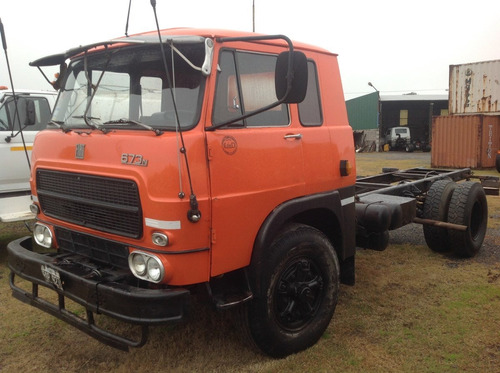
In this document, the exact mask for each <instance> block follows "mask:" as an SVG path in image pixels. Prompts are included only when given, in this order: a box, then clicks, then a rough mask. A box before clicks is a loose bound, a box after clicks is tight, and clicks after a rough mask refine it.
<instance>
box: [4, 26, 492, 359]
mask: <svg viewBox="0 0 500 373" xmlns="http://www.w3.org/2000/svg"><path fill="white" fill-rule="evenodd" d="M159 34H160V35H161V42H160V41H159V40H158V35H157V33H156V32H151V33H145V34H141V35H135V36H131V37H126V38H120V39H117V40H111V41H106V42H103V43H96V44H91V45H88V46H81V47H77V48H75V49H72V50H69V51H67V52H65V53H61V54H60V55H52V56H49V57H47V58H41V59H39V60H37V61H34V62H32V65H33V66H40V67H43V66H47V65H62V66H63V67H62V69H61V74H62V75H63V76H64V79H62V81H63V82H64V84H63V85H62V87H61V90H60V92H59V97H58V101H57V104H56V108H55V111H54V115H53V116H52V122H51V123H53V124H51V125H50V128H48V129H47V130H45V131H42V132H41V133H39V134H38V136H37V138H36V141H35V145H34V148H33V155H32V179H31V182H32V185H31V186H32V195H33V205H32V210H33V211H36V219H37V223H36V224H35V227H34V240H35V242H36V243H37V245H38V246H36V247H37V250H34V245H33V243H32V239H31V237H24V238H21V239H18V240H15V241H13V242H11V243H9V245H8V255H9V258H8V263H9V268H10V270H11V274H10V284H11V288H12V291H13V295H14V296H15V297H16V298H18V299H20V300H22V301H24V302H27V303H29V304H31V305H33V306H35V307H37V308H39V309H41V310H43V311H45V312H48V313H50V314H51V315H53V316H55V317H58V318H60V319H62V320H64V321H65V322H67V323H69V324H71V325H73V326H75V327H77V328H78V329H80V330H82V331H84V332H85V333H87V334H89V335H90V336H92V337H94V338H96V339H98V340H100V341H102V342H104V343H107V344H109V345H111V346H114V347H116V348H120V349H124V350H127V349H128V348H129V347H139V346H142V345H144V344H145V343H146V341H147V335H148V333H147V331H148V327H149V326H152V325H157V324H162V323H166V322H172V321H178V320H181V319H183V317H184V315H185V312H186V310H187V309H188V305H189V299H190V296H191V295H192V294H199V293H203V294H206V295H207V298H208V299H209V300H210V301H211V302H212V303H213V304H214V306H215V307H216V308H217V309H220V310H223V309H227V308H230V307H235V306H240V307H242V308H243V309H244V312H242V315H244V316H243V317H244V318H245V320H244V321H245V324H246V325H247V326H248V329H249V332H250V335H251V337H252V338H253V340H254V342H255V343H256V345H257V346H259V347H260V348H261V349H262V351H264V352H265V353H267V354H269V355H271V356H276V357H280V356H285V355H288V354H291V353H295V352H297V351H300V350H303V349H305V348H307V347H309V346H311V345H313V344H314V343H316V341H317V340H318V339H319V338H320V337H321V335H322V334H323V332H324V331H325V329H326V328H327V326H328V325H329V323H330V320H331V318H332V315H333V314H334V311H335V307H336V304H337V299H338V296H339V286H340V283H343V284H348V285H353V284H354V282H355V254H356V247H357V246H358V247H363V248H370V249H375V250H383V249H385V248H386V246H387V244H388V237H389V233H388V232H389V230H392V229H397V228H399V227H401V226H403V225H406V224H408V223H412V222H418V223H422V224H425V226H426V227H428V228H426V229H425V230H424V235H425V238H426V240H427V242H428V243H429V246H430V247H431V248H432V249H433V250H436V251H444V250H448V249H449V250H455V252H456V254H458V255H461V256H473V255H475V254H476V253H477V251H478V250H479V248H480V247H481V245H482V242H483V239H484V235H485V232H486V224H487V205H486V198H485V190H484V189H483V187H482V186H481V184H480V183H476V182H471V181H467V182H463V183H458V182H459V181H462V180H470V179H471V178H473V177H474V176H473V175H472V174H471V171H470V169H463V170H452V171H450V170H448V171H447V170H430V169H413V170H407V171H398V170H391V171H390V172H388V173H384V174H381V175H377V176H375V177H370V178H361V179H358V180H356V172H355V171H356V167H355V148H354V142H353V133H352V129H351V127H350V126H349V124H348V122H347V113H346V108H345V102H344V95H343V92H342V85H341V79H340V72H339V67H338V63H337V56H336V55H335V54H333V53H330V52H328V51H326V50H324V49H321V48H318V47H314V46H311V45H305V44H301V43H292V42H291V41H290V40H289V39H288V38H287V37H285V36H280V35H277V36H264V35H256V34H253V33H243V32H232V31H218V30H197V29H184V28H182V29H170V30H163V31H160V32H159ZM165 56H167V58H165ZM68 59H69V60H70V63H69V66H67V67H66V66H65V65H64V63H65V61H67V60H68ZM408 135H409V133H408ZM493 181H494V182H496V184H495V185H496V186H493V187H491V191H492V192H495V191H496V192H498V178H497V179H495V180H493ZM487 191H490V190H489V189H488V190H487ZM444 235H447V236H446V237H447V239H446V240H442V238H443V237H444ZM40 247H41V248H40ZM43 250H45V251H46V252H44V253H40V251H43ZM19 278H21V279H24V280H25V281H18V280H19ZM26 284H28V286H26V287H24V285H26ZM41 287H43V288H46V289H50V290H51V291H53V292H55V293H57V296H58V302H57V304H53V303H51V302H49V301H48V300H47V299H45V298H42V297H41V296H40V293H39V289H40V288H41ZM66 300H71V301H73V302H76V303H77V304H79V305H81V306H83V307H84V308H85V312H83V313H82V312H80V313H77V314H75V313H72V312H71V311H70V310H69V309H68V308H66ZM96 315H105V316H108V317H111V318H113V319H116V320H119V321H123V322H125V323H128V324H133V325H137V326H138V327H139V329H140V330H141V335H140V337H138V338H135V339H133V338H131V337H130V336H129V335H127V334H125V335H123V334H120V333H119V332H118V331H117V330H118V329H116V330H115V329H114V328H112V327H111V328H105V326H104V325H105V324H100V323H99V321H100V320H101V319H100V318H98V317H97V316H96ZM107 325H108V326H109V324H107ZM110 329H111V330H110ZM166 348H168V346H166Z"/></svg>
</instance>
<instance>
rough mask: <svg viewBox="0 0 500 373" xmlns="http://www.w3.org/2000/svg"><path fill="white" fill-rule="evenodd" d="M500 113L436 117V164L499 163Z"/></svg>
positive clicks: (433, 156) (479, 165)
mask: <svg viewBox="0 0 500 373" xmlns="http://www.w3.org/2000/svg"><path fill="white" fill-rule="evenodd" d="M499 149H500V116H498V115H449V116H440V117H434V118H433V121H432V154H431V164H432V167H470V168H489V167H495V157H496V154H497V151H498V150H499Z"/></svg>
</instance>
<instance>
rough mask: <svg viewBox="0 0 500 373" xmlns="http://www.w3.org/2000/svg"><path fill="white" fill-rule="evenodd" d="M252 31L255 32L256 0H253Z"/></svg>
mask: <svg viewBox="0 0 500 373" xmlns="http://www.w3.org/2000/svg"><path fill="white" fill-rule="evenodd" d="M252 32H255V0H252Z"/></svg>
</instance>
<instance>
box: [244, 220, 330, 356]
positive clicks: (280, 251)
mask: <svg viewBox="0 0 500 373" xmlns="http://www.w3.org/2000/svg"><path fill="white" fill-rule="evenodd" d="M258 264H260V265H259V266H257V267H254V268H251V272H250V281H251V283H252V289H253V291H254V299H253V300H252V302H251V303H249V305H248V323H249V329H250V333H251V336H252V338H253V341H254V342H255V344H256V345H257V346H258V347H259V348H260V349H261V350H262V351H263V352H264V353H266V354H268V355H269V356H272V357H278V358H279V357H284V356H287V355H289V354H292V353H295V352H298V351H301V350H304V349H306V348H308V347H310V346H312V345H313V344H315V343H316V342H317V341H318V339H319V338H320V337H321V335H322V334H323V332H324V331H325V329H326V328H327V327H328V324H329V323H330V320H331V318H332V316H333V313H334V311H335V307H336V305H337V299H338V291H339V272H340V271H339V262H338V259H337V255H336V253H335V250H334V248H333V246H332V244H331V243H330V241H329V240H328V239H327V237H326V236H325V235H324V234H323V233H322V232H320V231H319V230H317V229H314V228H312V227H309V226H304V225H297V226H293V228H290V229H288V230H287V231H285V232H284V233H282V234H280V235H279V236H278V237H277V238H276V239H275V241H274V242H273V244H272V245H271V247H270V248H269V250H268V251H267V252H266V254H265V259H264V260H262V261H260V263H258Z"/></svg>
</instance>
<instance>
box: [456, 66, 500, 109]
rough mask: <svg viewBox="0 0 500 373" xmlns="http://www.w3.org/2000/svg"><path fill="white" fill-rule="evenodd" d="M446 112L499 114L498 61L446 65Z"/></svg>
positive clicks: (499, 78)
mask: <svg viewBox="0 0 500 373" xmlns="http://www.w3.org/2000/svg"><path fill="white" fill-rule="evenodd" d="M449 84H450V87H449V88H450V93H449V103H448V108H449V113H450V114H481V113H488V114H500V105H499V103H498V101H499V100H500V60H494V61H484V62H474V63H466V64H462V65H450V81H449Z"/></svg>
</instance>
